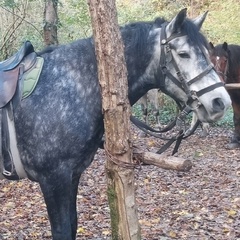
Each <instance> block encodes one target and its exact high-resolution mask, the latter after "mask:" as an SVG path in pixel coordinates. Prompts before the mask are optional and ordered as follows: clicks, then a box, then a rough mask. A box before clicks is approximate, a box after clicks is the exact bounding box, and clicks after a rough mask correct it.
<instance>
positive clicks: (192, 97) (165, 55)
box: [158, 24, 224, 110]
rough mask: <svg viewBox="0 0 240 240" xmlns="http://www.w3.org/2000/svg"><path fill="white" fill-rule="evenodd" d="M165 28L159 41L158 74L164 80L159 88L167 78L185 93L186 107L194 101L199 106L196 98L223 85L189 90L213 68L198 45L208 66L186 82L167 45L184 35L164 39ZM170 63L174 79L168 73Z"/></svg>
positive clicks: (174, 35) (216, 84) (218, 84)
mask: <svg viewBox="0 0 240 240" xmlns="http://www.w3.org/2000/svg"><path fill="white" fill-rule="evenodd" d="M166 26H167V24H163V25H162V29H161V38H160V39H161V42H160V45H161V56H160V71H161V73H160V74H161V75H163V79H164V81H163V83H164V84H163V85H161V87H163V88H165V79H166V77H168V78H169V79H170V80H171V81H172V82H174V84H175V85H177V86H178V87H179V88H181V89H182V90H183V91H184V92H185V93H186V95H187V98H188V101H187V105H189V104H191V103H193V102H194V101H197V106H200V105H201V103H200V102H199V100H198V98H199V97H200V96H202V95H203V94H205V93H207V92H210V91H212V90H214V89H215V88H218V87H223V86H224V85H223V83H222V82H218V83H215V84H212V85H210V86H208V87H206V88H203V89H201V90H199V91H191V90H190V86H191V85H192V84H193V83H195V82H197V81H199V80H201V79H202V78H203V77H204V76H205V75H207V74H208V73H209V72H210V71H211V70H215V69H214V66H213V64H212V63H211V62H210V60H209V58H208V56H207V54H206V53H205V51H204V49H203V46H201V45H200V46H199V48H200V50H201V51H202V53H203V55H204V56H205V59H206V60H207V62H208V66H207V68H206V69H205V70H204V71H203V72H202V73H200V74H199V75H197V76H196V77H194V78H193V79H191V80H188V81H187V80H186V79H185V78H184V76H183V74H182V73H181V71H180V69H179V67H178V65H177V63H176V60H175V59H174V56H173V54H172V48H171V45H170V44H169V42H170V41H171V40H173V39H175V38H178V37H183V36H184V35H183V34H181V33H176V34H173V35H171V36H170V37H168V38H167V37H166ZM167 60H168V61H167ZM170 62H171V63H172V64H173V66H174V68H175V70H176V75H177V77H175V76H174V75H173V74H171V72H170V71H169V69H168V67H167V63H170ZM158 73H159V70H158ZM163 91H164V90H163ZM190 108H191V107H190ZM192 110H193V109H192Z"/></svg>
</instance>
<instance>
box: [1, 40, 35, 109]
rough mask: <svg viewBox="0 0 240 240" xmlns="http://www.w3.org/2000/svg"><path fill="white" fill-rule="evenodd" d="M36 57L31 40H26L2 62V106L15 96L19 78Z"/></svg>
mask: <svg viewBox="0 0 240 240" xmlns="http://www.w3.org/2000/svg"><path fill="white" fill-rule="evenodd" d="M36 59H37V54H36V52H35V51H34V48H33V46H32V44H31V42H29V41H26V42H25V43H24V44H23V46H22V47H21V48H20V50H19V51H18V52H17V53H16V54H15V55H13V56H12V57H10V58H9V59H7V60H5V61H3V62H0V108H2V107H4V106H5V105H6V104H7V103H8V102H9V101H10V100H11V99H12V98H13V96H14V94H15V92H16V88H17V84H18V80H19V79H21V77H22V75H23V73H24V72H26V71H27V70H28V69H30V68H31V67H32V66H33V64H34V63H35V62H36Z"/></svg>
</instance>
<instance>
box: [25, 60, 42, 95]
mask: <svg viewBox="0 0 240 240" xmlns="http://www.w3.org/2000/svg"><path fill="white" fill-rule="evenodd" d="M43 63H44V59H43V58H42V57H37V60H36V62H35V64H34V65H33V66H32V67H31V68H30V69H29V70H28V71H27V72H25V73H24V75H23V95H22V98H23V99H24V98H27V97H28V96H29V95H30V94H31V93H32V92H33V91H34V89H35V87H36V85H37V82H38V79H39V76H40V73H41V71H42V67H43Z"/></svg>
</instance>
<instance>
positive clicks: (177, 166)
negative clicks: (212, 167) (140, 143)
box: [133, 152, 192, 172]
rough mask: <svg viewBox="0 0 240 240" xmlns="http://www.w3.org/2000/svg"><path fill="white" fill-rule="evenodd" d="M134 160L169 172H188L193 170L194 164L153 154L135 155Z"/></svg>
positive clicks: (172, 157)
mask: <svg viewBox="0 0 240 240" xmlns="http://www.w3.org/2000/svg"><path fill="white" fill-rule="evenodd" d="M133 158H134V159H135V160H137V161H140V162H142V163H144V164H147V165H155V166H157V167H160V168H163V169H167V170H176V171H183V172H187V171H189V170H190V169H191V168H192V162H191V161H190V160H186V159H183V158H181V157H174V156H166V155H163V154H157V153H153V152H141V153H134V154H133Z"/></svg>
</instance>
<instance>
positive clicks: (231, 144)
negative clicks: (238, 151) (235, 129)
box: [226, 142, 240, 150]
mask: <svg viewBox="0 0 240 240" xmlns="http://www.w3.org/2000/svg"><path fill="white" fill-rule="evenodd" d="M226 148H227V149H230V150H231V149H235V148H240V143H238V142H232V143H229V144H227V145H226Z"/></svg>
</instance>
